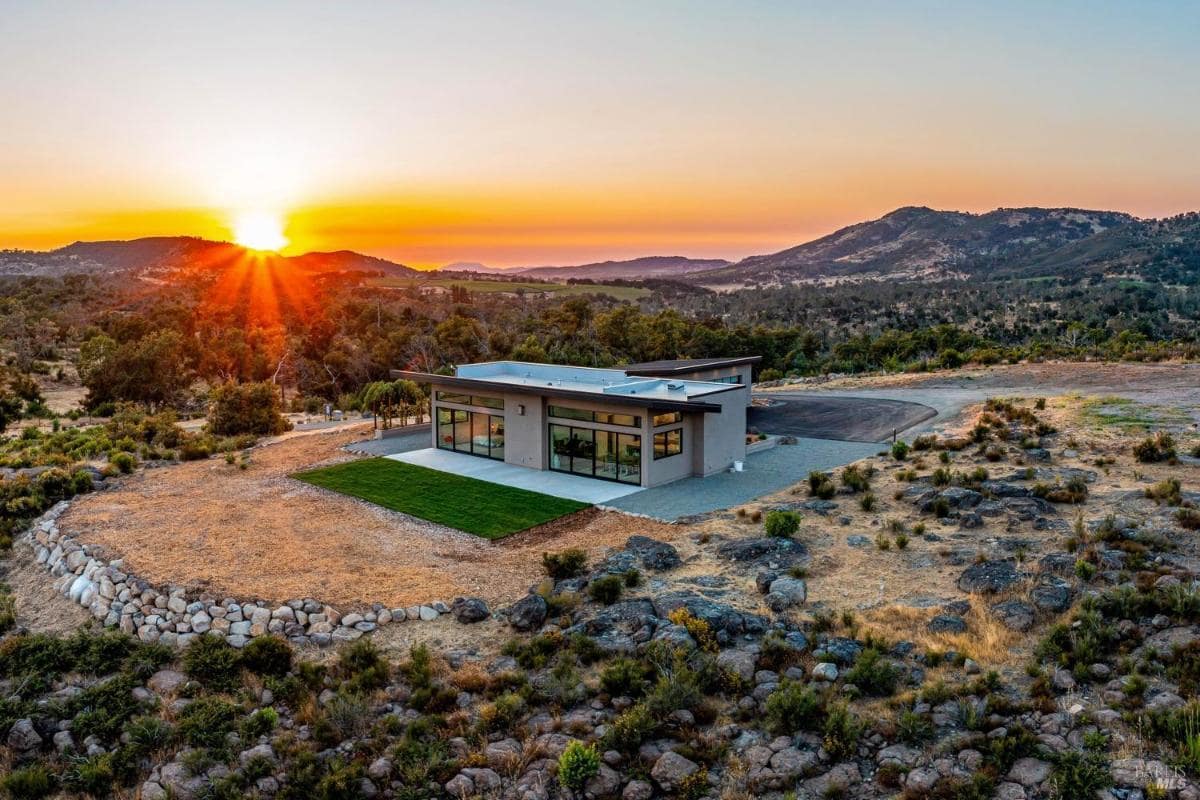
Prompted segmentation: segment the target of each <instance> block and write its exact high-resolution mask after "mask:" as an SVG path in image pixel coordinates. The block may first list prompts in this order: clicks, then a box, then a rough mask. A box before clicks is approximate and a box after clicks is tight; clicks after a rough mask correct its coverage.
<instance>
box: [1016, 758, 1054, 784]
mask: <svg viewBox="0 0 1200 800" xmlns="http://www.w3.org/2000/svg"><path fill="white" fill-rule="evenodd" d="M1050 769H1051V765H1050V762H1048V761H1042V760H1041V759H1038V758H1029V757H1026V758H1018V759H1017V760H1016V761H1015V762H1014V763H1013V765H1012V768H1011V769H1010V770H1009V771H1008V779H1009V780H1010V781H1013V782H1014V783H1019V784H1021V785H1022V786H1024V787H1025V788H1027V789H1029V788H1033V787H1035V786H1039V785H1041V783H1042V782H1043V781H1045V780H1046V778H1048V777H1050Z"/></svg>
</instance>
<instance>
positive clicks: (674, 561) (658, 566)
mask: <svg viewBox="0 0 1200 800" xmlns="http://www.w3.org/2000/svg"><path fill="white" fill-rule="evenodd" d="M625 549H627V550H630V551H632V552H633V553H636V554H637V555H638V557H639V558H641V560H642V566H643V567H645V568H646V569H649V570H654V571H655V572H661V571H662V570H668V569H675V567H678V566H679V565H680V564H682V563H683V559H681V558H680V557H679V551H678V550H676V549H675V548H674V547H673V546H672V545H669V544H667V543H666V542H660V541H658V540H657V539H651V538H650V537H648V536H630V537H629V539H628V541H626V542H625Z"/></svg>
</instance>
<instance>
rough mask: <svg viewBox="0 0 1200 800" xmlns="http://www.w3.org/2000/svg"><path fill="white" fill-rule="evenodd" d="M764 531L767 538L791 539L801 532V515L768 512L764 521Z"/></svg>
mask: <svg viewBox="0 0 1200 800" xmlns="http://www.w3.org/2000/svg"><path fill="white" fill-rule="evenodd" d="M763 530H764V531H765V532H766V534H767V536H775V537H777V538H781V539H788V538H791V537H792V536H794V535H795V534H796V531H798V530H800V515H799V514H798V513H796V512H795V511H778V510H777V511H768V512H767V516H766V517H765V518H764V519H763Z"/></svg>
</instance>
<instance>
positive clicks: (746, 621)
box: [652, 540, 786, 636]
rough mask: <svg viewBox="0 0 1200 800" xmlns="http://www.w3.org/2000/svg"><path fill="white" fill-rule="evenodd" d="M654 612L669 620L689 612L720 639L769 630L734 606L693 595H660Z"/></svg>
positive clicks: (763, 624) (761, 622) (688, 592)
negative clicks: (720, 635) (683, 610)
mask: <svg viewBox="0 0 1200 800" xmlns="http://www.w3.org/2000/svg"><path fill="white" fill-rule="evenodd" d="M785 541H786V540H785ZM652 608H653V610H654V612H655V614H656V615H657V616H659V617H664V618H665V617H669V616H670V615H671V612H672V611H676V610H678V609H680V608H684V609H687V610H688V612H689V613H691V615H692V616H694V617H697V618H699V619H702V620H704V621H705V622H707V623H708V624H709V626H710V627H711V628H712V629H713V631H715V632H716V633H717V634H718V635H719V634H722V633H723V634H725V635H726V636H738V635H740V634H743V633H763V632H764V631H766V629H767V621H766V620H765V619H763V618H762V617H760V616H758V615H757V614H749V613H745V612H742V611H739V610H737V609H736V608H734V607H733V606H730V605H726V604H725V603H717V602H714V601H712V600H709V599H708V598H705V597H701V596H700V595H698V594H696V593H695V592H690V591H680V592H670V593H668V594H664V595H659V596H658V597H656V598H654V603H653V606H652Z"/></svg>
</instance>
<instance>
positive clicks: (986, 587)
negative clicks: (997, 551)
mask: <svg viewBox="0 0 1200 800" xmlns="http://www.w3.org/2000/svg"><path fill="white" fill-rule="evenodd" d="M1020 580H1021V575H1020V573H1018V572H1017V567H1016V564H1015V563H1014V562H1012V561H1010V560H1009V559H993V560H991V561H981V562H979V563H978V564H972V565H971V566H969V567H967V568H966V569H965V570H964V571H963V574H962V575H960V576H959V578H958V588H959V589H962V590H963V591H964V592H972V593H976V594H995V593H997V592H1003V591H1006V590H1007V589H1010V588H1012V587H1013V586H1015V585H1016V584H1017V583H1019V582H1020Z"/></svg>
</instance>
